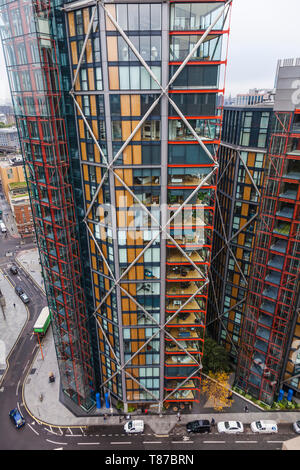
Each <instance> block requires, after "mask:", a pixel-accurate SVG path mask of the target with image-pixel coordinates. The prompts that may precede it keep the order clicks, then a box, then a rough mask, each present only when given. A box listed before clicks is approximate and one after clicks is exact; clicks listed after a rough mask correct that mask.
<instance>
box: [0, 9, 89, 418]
mask: <svg viewBox="0 0 300 470" xmlns="http://www.w3.org/2000/svg"><path fill="white" fill-rule="evenodd" d="M4 3H5V2H4ZM1 14H2V19H3V23H4V27H3V28H2V41H3V45H4V49H5V51H6V57H7V68H8V72H9V77H10V86H11V94H12V98H13V102H14V106H15V114H16V121H17V125H18V128H19V133H20V140H21V144H22V150H23V155H24V162H25V169H26V174H27V181H28V186H29V190H30V195H31V198H30V199H31V207H32V213H33V216H34V223H35V229H36V236H37V242H38V247H39V251H40V258H41V264H42V268H43V276H44V279H45V288H46V293H47V298H48V304H49V307H50V312H51V318H52V328H53V335H54V340H55V347H56V353H57V358H58V364H59V369H60V375H61V381H62V388H63V390H64V392H65V393H66V394H67V395H68V396H69V397H70V398H71V399H72V400H73V401H74V402H75V403H76V404H78V405H79V406H81V407H82V408H84V409H86V410H88V409H90V408H91V407H92V406H93V399H92V397H91V395H92V393H93V391H95V383H94V369H93V365H92V358H91V351H90V335H89V331H88V328H87V312H86V307H85V299H84V292H83V289H82V280H81V276H82V274H81V262H80V253H79V245H78V235H77V233H76V225H77V222H76V217H75V210H74V199H73V188H72V184H71V178H70V158H69V143H68V136H67V129H66V122H65V109H64V98H63V90H62V84H61V80H62V76H61V72H60V63H59V58H58V56H59V51H58V50H57V44H56V37H55V33H51V32H50V21H51V22H52V30H54V31H55V20H54V18H53V16H54V15H53V12H52V10H51V5H50V1H42V0H41V1H39V0H36V1H34V2H32V1H31V0H30V1H29V0H23V1H19V0H18V1H12V2H9V3H7V4H3V3H2V4H1ZM52 15H53V16H52ZM22 48H24V54H25V55H26V54H27V58H28V60H27V62H24V58H23V56H22V54H21V52H20V51H21V50H22ZM16 51H18V52H16Z"/></svg>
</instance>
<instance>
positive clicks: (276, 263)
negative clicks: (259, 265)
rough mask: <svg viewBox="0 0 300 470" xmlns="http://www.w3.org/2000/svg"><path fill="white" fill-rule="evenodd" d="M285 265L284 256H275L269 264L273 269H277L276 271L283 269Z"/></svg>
mask: <svg viewBox="0 0 300 470" xmlns="http://www.w3.org/2000/svg"><path fill="white" fill-rule="evenodd" d="M283 263H284V258H283V256H273V258H271V259H270V261H269V262H268V266H270V267H271V268H275V269H282V268H283Z"/></svg>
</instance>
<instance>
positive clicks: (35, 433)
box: [27, 423, 39, 436]
mask: <svg viewBox="0 0 300 470" xmlns="http://www.w3.org/2000/svg"><path fill="white" fill-rule="evenodd" d="M27 426H29V427H30V429H31V431H33V432H35V434H37V435H38V436H39V433H38V432H37V431H36V430H35V429H33V427H32V426H30V424H29V423H27Z"/></svg>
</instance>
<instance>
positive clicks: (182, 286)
mask: <svg viewBox="0 0 300 470" xmlns="http://www.w3.org/2000/svg"><path fill="white" fill-rule="evenodd" d="M201 284H202V285H203V283H197V284H196V283H195V282H190V281H185V282H172V283H169V284H167V292H166V295H167V297H191V296H192V295H193V294H195V293H196V292H197V290H198V289H199V288H200V287H201ZM197 295H203V294H202V293H201V292H199V293H198V294H196V297H197Z"/></svg>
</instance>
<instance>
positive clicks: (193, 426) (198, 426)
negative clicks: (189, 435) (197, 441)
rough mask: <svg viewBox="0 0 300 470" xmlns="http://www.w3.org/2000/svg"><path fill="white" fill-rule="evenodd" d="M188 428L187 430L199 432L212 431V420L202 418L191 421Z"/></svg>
mask: <svg viewBox="0 0 300 470" xmlns="http://www.w3.org/2000/svg"><path fill="white" fill-rule="evenodd" d="M186 430H187V432H197V433H204V432H210V431H211V427H210V422H209V421H208V419H200V420H197V421H191V422H190V423H187V425H186Z"/></svg>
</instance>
